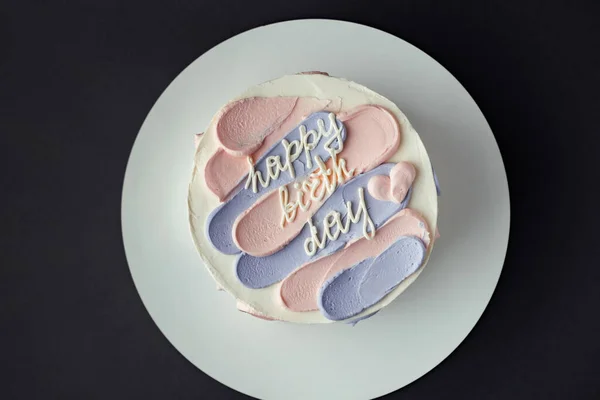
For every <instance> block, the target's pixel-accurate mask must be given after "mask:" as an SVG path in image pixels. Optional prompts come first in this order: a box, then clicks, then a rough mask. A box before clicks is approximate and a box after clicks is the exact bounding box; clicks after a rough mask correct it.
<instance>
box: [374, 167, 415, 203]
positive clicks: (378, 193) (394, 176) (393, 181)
mask: <svg viewBox="0 0 600 400" xmlns="http://www.w3.org/2000/svg"><path fill="white" fill-rule="evenodd" d="M416 176H417V170H416V169H415V167H414V166H413V165H412V164H411V163H408V162H405V161H403V162H399V163H398V164H396V165H395V166H394V168H392V170H391V171H390V175H389V176H384V175H377V176H374V177H372V178H371V179H370V180H369V183H368V185H367V189H368V190H369V194H370V195H371V196H373V197H374V198H376V199H377V200H387V201H394V202H396V203H402V200H404V198H405V197H406V195H407V193H408V189H410V186H411V185H412V183H413V181H414V180H415V177H416Z"/></svg>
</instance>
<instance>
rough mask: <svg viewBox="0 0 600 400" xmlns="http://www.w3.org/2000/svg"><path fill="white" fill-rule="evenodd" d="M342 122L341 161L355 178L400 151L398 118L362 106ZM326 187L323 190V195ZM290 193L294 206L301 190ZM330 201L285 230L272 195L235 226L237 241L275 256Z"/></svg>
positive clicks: (314, 207)
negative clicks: (352, 170) (343, 135)
mask: <svg viewBox="0 0 600 400" xmlns="http://www.w3.org/2000/svg"><path fill="white" fill-rule="evenodd" d="M340 119H341V120H342V121H343V122H344V125H345V126H346V132H347V133H346V140H345V141H344V149H343V151H342V152H341V153H340V155H339V157H341V158H344V159H345V160H346V165H347V168H348V170H350V169H352V168H355V169H356V172H355V174H359V173H363V172H366V171H368V170H370V169H372V168H374V167H376V166H378V165H380V164H381V163H383V162H384V161H386V160H387V159H388V158H389V157H390V156H391V155H393V154H394V153H395V152H396V151H397V150H398V146H399V145H400V136H401V135H400V126H399V125H398V122H397V121H396V119H395V118H394V116H393V115H392V114H390V113H389V112H388V111H387V110H385V109H384V108H382V107H379V106H372V105H366V106H359V107H357V108H355V109H353V110H351V111H350V112H348V113H345V114H344V115H343V117H341V118H340ZM409 165H410V164H409ZM327 167H328V168H331V167H332V160H331V159H330V160H329V161H328V162H327ZM411 167H412V166H411ZM392 171H393V170H392ZM388 179H389V178H388ZM322 185H323V183H321V185H320V186H319V189H318V191H319V192H320V191H321V190H322ZM388 186H389V185H388ZM409 186H410V184H409ZM288 192H289V199H290V202H293V201H294V200H295V199H296V197H297V192H298V189H296V188H295V187H294V185H292V184H290V185H288ZM328 197H329V196H327V195H326V196H324V197H323V199H322V200H321V201H316V200H313V201H312V202H311V204H310V207H309V208H308V209H307V210H305V211H303V210H301V209H300V208H298V210H297V214H296V218H295V219H294V220H293V221H292V222H288V223H286V224H285V225H284V226H283V227H282V226H281V219H282V211H281V205H280V199H279V191H277V190H275V191H272V192H270V193H269V194H267V195H265V196H264V197H262V198H261V199H260V200H259V201H258V202H257V203H255V204H254V205H253V206H252V207H251V208H250V209H248V210H246V211H245V212H244V213H242V214H241V215H240V216H239V217H238V219H237V220H236V222H235V223H234V225H233V240H234V241H235V244H236V245H237V246H238V247H239V248H240V249H241V250H242V251H243V252H245V253H248V254H250V255H252V256H255V257H264V256H268V255H271V254H273V253H275V252H276V251H278V250H280V249H281V248H283V247H284V246H285V245H286V244H288V243H289V242H290V241H291V240H292V239H293V238H295V237H296V236H297V235H298V234H299V233H300V231H301V230H302V227H303V226H304V224H305V223H306V221H307V220H308V219H309V218H310V217H311V216H312V215H314V213H315V212H317V210H318V209H319V208H320V207H321V205H323V203H324V202H325V201H326V200H327V198H328ZM308 199H309V194H308V193H305V194H304V201H307V200H308Z"/></svg>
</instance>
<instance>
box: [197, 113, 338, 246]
mask: <svg viewBox="0 0 600 400" xmlns="http://www.w3.org/2000/svg"><path fill="white" fill-rule="evenodd" d="M328 116H329V113H328V112H325V111H320V112H316V113H313V114H311V115H310V116H309V117H308V118H306V119H305V120H304V121H302V123H300V124H299V125H298V126H297V127H296V128H294V129H293V130H292V131H290V133H288V134H287V135H286V136H285V139H286V140H287V141H288V142H290V143H291V142H292V141H293V140H300V129H299V128H300V126H301V125H304V126H305V127H306V131H307V132H308V131H309V130H315V131H317V130H318V126H317V122H318V121H319V120H323V122H324V123H325V129H326V130H327V129H329V127H330V122H329V118H328ZM336 122H337V124H338V127H340V128H341V136H342V140H345V139H346V127H345V126H344V124H343V123H342V122H341V121H339V120H338V119H337V118H336ZM326 142H327V139H326V138H325V137H322V138H321V140H320V141H319V143H318V144H317V146H316V147H315V148H314V149H313V150H311V155H312V157H313V159H314V157H315V156H319V157H321V159H322V160H323V161H327V160H328V159H329V158H330V154H329V152H328V151H327V150H326V149H325V147H324V145H325V143H326ZM334 143H335V144H336V145H333V144H332V145H331V147H333V148H336V147H337V148H339V143H337V140H336V141H335V142H334ZM270 156H279V157H281V160H282V163H283V162H285V159H286V157H285V148H284V147H283V146H282V145H281V141H280V142H278V143H277V144H275V145H274V146H273V147H271V149H270V150H269V151H268V152H267V153H266V154H265V155H263V156H262V157H261V158H260V159H259V160H258V161H255V166H254V169H255V170H256V171H260V172H261V173H262V176H263V177H266V176H267V168H266V159H267V157H270ZM305 163H306V153H305V152H302V155H301V156H300V157H299V158H298V159H297V160H295V161H294V162H293V163H292V165H293V166H294V170H295V172H296V179H298V178H300V177H302V176H306V175H308V174H310V173H311V172H312V171H314V170H316V169H317V167H318V166H317V165H316V163H315V162H314V160H313V162H312V168H307V167H306V164H305ZM247 177H248V174H246V175H244V178H242V180H241V181H240V183H239V184H238V187H237V188H236V189H235V191H234V193H235V194H234V195H233V196H230V198H229V199H228V201H227V202H225V203H224V204H222V205H220V206H219V207H217V208H216V209H215V210H213V212H211V213H210V215H209V216H208V220H207V222H206V236H207V237H208V239H209V240H210V242H211V243H212V245H213V246H214V247H215V248H216V249H217V250H219V251H220V252H221V253H224V254H238V253H240V252H241V250H240V249H239V248H238V247H237V246H236V245H235V242H234V241H233V235H232V232H233V223H234V222H235V220H236V219H237V217H238V216H239V215H240V214H241V213H242V212H244V211H246V210H247V209H249V208H250V207H251V206H252V205H253V204H254V203H255V202H256V201H257V200H258V199H259V198H261V197H262V196H264V195H265V194H266V193H268V192H270V191H272V190H275V189H277V188H279V187H280V186H283V185H287V184H288V183H290V182H292V181H294V180H295V179H294V178H292V177H291V176H290V174H289V172H288V171H283V172H281V173H280V174H279V177H278V178H277V179H272V180H271V183H270V184H269V186H267V187H266V188H263V187H262V186H261V185H260V184H258V185H257V189H258V191H257V192H256V193H254V191H253V190H252V188H248V189H245V188H244V186H245V181H246V179H247Z"/></svg>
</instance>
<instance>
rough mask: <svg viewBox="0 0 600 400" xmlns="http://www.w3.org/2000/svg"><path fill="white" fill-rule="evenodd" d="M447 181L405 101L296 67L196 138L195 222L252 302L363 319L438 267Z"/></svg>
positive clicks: (244, 305) (202, 250) (288, 313)
mask: <svg viewBox="0 0 600 400" xmlns="http://www.w3.org/2000/svg"><path fill="white" fill-rule="evenodd" d="M437 190H438V189H437V180H436V178H435V175H434V172H433V168H432V166H431V162H430V160H429V157H428V155H427V151H426V150H425V147H424V145H423V143H422V142H421V140H420V138H419V135H418V134H417V132H416V131H415V130H414V129H413V127H412V126H411V124H410V123H409V121H408V119H407V118H406V116H405V115H404V114H403V113H402V112H401V111H400V109H399V108H398V107H397V106H396V105H395V104H394V103H393V102H391V101H390V100H388V99H386V98H385V97H383V96H381V95H379V94H377V93H375V92H374V91H372V90H370V89H368V88H366V87H364V86H361V85H359V84H357V83H354V82H351V81H348V80H345V79H341V78H336V77H331V76H329V75H327V74H325V73H320V72H310V73H302V74H297V75H288V76H284V77H281V78H279V79H275V80H272V81H269V82H265V83H262V84H258V85H255V86H252V87H250V88H249V89H248V90H246V91H245V92H244V93H242V94H241V95H240V96H238V97H237V98H235V99H233V100H231V101H230V102H228V103H227V104H225V105H224V106H223V107H222V108H221V109H220V110H219V111H218V112H217V113H216V114H215V116H214V117H213V119H212V120H211V122H210V124H209V126H208V128H207V129H206V130H205V131H204V133H203V134H198V135H197V136H196V153H195V157H194V169H193V174H192V180H191V183H190V187H189V196H188V205H189V218H190V227H191V232H192V236H193V239H194V242H195V244H196V248H197V250H198V253H199V254H200V256H201V259H202V260H203V262H204V264H205V265H206V268H207V269H208V271H209V272H210V274H211V275H212V277H213V278H214V280H215V281H216V284H217V289H219V290H223V291H225V292H227V293H229V294H230V295H232V296H233V297H234V298H235V300H236V307H237V308H238V309H239V310H240V311H243V312H246V313H248V314H251V315H253V316H255V317H258V318H262V319H265V320H279V321H288V322H296V323H332V322H344V323H355V322H356V321H358V320H361V319H364V318H367V317H369V316H372V315H374V314H375V313H376V312H378V311H379V310H380V309H381V308H383V307H385V306H387V305H388V304H389V303H390V302H391V301H392V300H393V299H394V298H396V297H397V296H398V295H399V294H400V293H402V292H403V291H404V290H405V289H406V288H407V287H408V286H409V285H410V284H411V283H412V282H414V280H415V279H416V278H417V276H418V275H419V274H420V273H421V271H422V270H423V268H424V267H425V265H426V264H427V261H428V259H429V256H430V254H431V251H432V249H433V245H434V241H435V239H436V235H435V233H436V232H437V213H438V205H437V194H438V193H437ZM224 301H225V300H224Z"/></svg>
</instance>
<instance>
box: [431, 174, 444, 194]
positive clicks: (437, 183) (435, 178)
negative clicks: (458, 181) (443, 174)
mask: <svg viewBox="0 0 600 400" xmlns="http://www.w3.org/2000/svg"><path fill="white" fill-rule="evenodd" d="M431 170H432V171H433V181H434V182H435V191H436V192H437V195H438V196H441V195H442V189H440V182H438V177H437V175H436V173H435V169H433V167H431Z"/></svg>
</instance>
